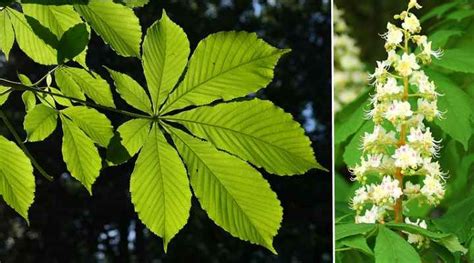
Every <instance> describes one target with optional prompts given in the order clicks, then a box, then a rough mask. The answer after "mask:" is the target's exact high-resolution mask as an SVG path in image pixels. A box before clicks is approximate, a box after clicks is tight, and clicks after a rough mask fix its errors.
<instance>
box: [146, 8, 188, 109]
mask: <svg viewBox="0 0 474 263" xmlns="http://www.w3.org/2000/svg"><path fill="white" fill-rule="evenodd" d="M189 52H190V49H189V41H188V38H187V37H186V34H185V33H184V31H183V29H182V28H181V27H180V26H178V25H176V24H175V23H174V22H173V21H171V19H169V17H168V16H167V15H166V12H165V11H164V10H163V15H162V18H161V19H160V20H159V21H157V22H155V23H154V24H153V25H152V26H151V27H150V28H148V30H147V34H146V36H145V40H144V41H143V70H144V72H145V77H146V80H147V85H148V91H149V92H150V96H151V98H152V102H153V108H154V112H155V113H157V112H158V109H159V106H160V105H161V104H162V103H163V101H165V99H166V97H167V96H168V94H169V93H170V92H171V90H172V89H173V87H174V86H175V85H176V82H178V79H179V77H180V76H181V74H182V73H183V70H184V68H185V67H186V64H187V62H188V57H189Z"/></svg>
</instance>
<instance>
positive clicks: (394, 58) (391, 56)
mask: <svg viewBox="0 0 474 263" xmlns="http://www.w3.org/2000/svg"><path fill="white" fill-rule="evenodd" d="M399 60H400V56H399V55H398V54H397V52H395V50H390V51H389V52H388V55H387V60H386V62H385V64H386V65H392V64H395V63H397V62H398V61H399Z"/></svg>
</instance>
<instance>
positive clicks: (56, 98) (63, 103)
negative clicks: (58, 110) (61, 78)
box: [49, 87, 72, 107]
mask: <svg viewBox="0 0 474 263" xmlns="http://www.w3.org/2000/svg"><path fill="white" fill-rule="evenodd" d="M49 89H50V90H51V92H52V93H54V94H59V95H64V94H63V93H62V92H61V91H60V90H58V89H56V88H53V87H49ZM53 99H54V101H56V102H57V103H58V104H59V105H61V106H65V107H70V106H72V104H71V101H70V100H69V99H66V98H63V97H60V96H53Z"/></svg>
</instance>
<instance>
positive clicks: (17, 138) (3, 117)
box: [0, 110, 54, 181]
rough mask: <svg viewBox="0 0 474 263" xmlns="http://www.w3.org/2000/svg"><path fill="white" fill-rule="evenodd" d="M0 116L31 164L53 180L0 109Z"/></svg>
mask: <svg viewBox="0 0 474 263" xmlns="http://www.w3.org/2000/svg"><path fill="white" fill-rule="evenodd" d="M0 118H1V119H2V120H3V123H5V126H7V128H8V130H9V131H10V133H11V134H12V135H13V137H14V138H15V141H16V142H17V144H18V145H19V146H20V148H21V149H22V150H23V152H24V153H25V154H26V156H28V158H30V160H31V163H32V164H33V166H34V167H35V168H36V170H38V172H39V173H40V174H41V175H42V176H44V178H46V179H48V180H49V181H53V179H54V178H53V177H52V176H51V175H49V174H48V173H47V172H46V171H45V170H44V169H43V168H42V167H41V166H40V165H39V164H38V162H37V161H36V160H35V158H34V157H33V155H31V153H30V152H29V151H28V149H27V148H26V146H25V144H24V143H23V141H22V140H21V138H20V135H18V133H17V132H16V130H15V128H14V127H13V125H12V124H11V123H10V120H8V118H7V116H6V115H5V113H4V112H3V111H2V110H0Z"/></svg>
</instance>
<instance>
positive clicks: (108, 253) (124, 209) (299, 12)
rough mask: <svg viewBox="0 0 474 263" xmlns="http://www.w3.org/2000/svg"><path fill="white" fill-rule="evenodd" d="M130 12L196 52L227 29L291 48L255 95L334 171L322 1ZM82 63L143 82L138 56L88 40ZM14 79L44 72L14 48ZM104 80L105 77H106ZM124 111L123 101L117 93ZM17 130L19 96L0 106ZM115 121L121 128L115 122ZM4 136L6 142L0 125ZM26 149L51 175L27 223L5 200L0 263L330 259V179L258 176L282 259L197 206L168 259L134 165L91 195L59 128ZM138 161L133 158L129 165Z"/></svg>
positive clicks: (2, 73)
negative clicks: (164, 27) (168, 24)
mask: <svg viewBox="0 0 474 263" xmlns="http://www.w3.org/2000/svg"><path fill="white" fill-rule="evenodd" d="M150 2H151V3H150V4H148V5H147V6H145V7H144V8H139V9H137V10H136V13H137V15H138V17H139V18H140V21H141V24H142V27H143V28H144V29H146V28H147V27H148V26H150V25H151V24H152V23H153V22H154V21H155V20H157V19H159V18H160V16H161V10H162V9H163V8H166V11H167V14H168V15H169V16H170V17H171V19H173V20H174V21H175V22H177V23H178V24H179V25H180V26H181V27H183V29H184V31H185V32H186V33H187V35H188V38H189V39H190V42H191V45H192V49H194V47H195V46H196V44H197V43H198V41H199V40H200V39H202V38H204V37H205V36H207V35H208V34H210V33H214V32H217V31H222V30H247V31H254V32H257V33H258V34H259V35H260V36H261V37H262V38H264V39H265V40H266V41H268V42H269V43H271V44H272V45H275V46H278V47H281V48H283V47H284V48H291V49H292V50H293V52H291V53H290V54H289V55H287V56H285V57H284V58H283V59H282V60H281V61H280V63H279V64H278V66H277V68H276V76H275V79H274V81H273V82H272V84H271V85H270V86H269V87H268V88H267V89H265V90H264V91H262V92H260V93H259V94H258V96H259V97H261V98H265V99H270V100H272V101H273V102H275V104H277V105H278V106H280V107H282V108H283V109H285V110H286V111H287V112H290V113H292V114H293V116H295V118H296V119H297V120H298V121H299V122H300V123H301V124H302V125H303V126H304V127H305V129H306V131H307V134H308V135H309V136H310V137H311V139H312V141H313V146H314V148H315V151H316V154H317V158H318V161H319V162H320V163H321V164H322V165H324V166H325V167H328V168H329V167H330V166H331V134H332V130H331V100H330V97H331V60H330V59H331V53H330V52H331V21H330V2H329V1H327V0H311V1H301V0H282V1H278V0H234V1H232V0H198V1H194V0H170V1H150ZM87 63H88V64H89V66H90V67H91V69H93V70H95V71H97V72H98V73H99V74H101V75H102V76H103V77H107V78H108V74H107V73H106V72H105V70H104V68H102V67H101V66H102V65H106V66H108V67H110V68H112V69H115V70H119V71H122V72H126V73H129V74H130V75H132V76H133V77H134V78H135V79H137V80H139V81H140V82H141V83H142V84H144V76H143V74H142V69H141V65H140V63H139V61H138V60H137V59H131V58H123V57H119V56H117V55H116V54H115V53H114V52H113V51H112V50H111V49H110V48H109V47H108V46H106V45H104V44H103V42H102V40H100V39H99V38H98V37H97V36H96V35H94V34H93V37H92V39H91V42H90V45H89V54H88V57H87ZM17 72H18V73H22V74H26V75H27V76H29V77H30V78H31V79H32V80H33V81H35V80H37V79H38V78H40V77H41V76H42V75H43V74H45V73H46V72H47V68H45V67H42V66H39V65H36V64H34V63H33V62H32V61H31V60H30V59H28V58H27V57H26V56H25V55H24V54H23V53H21V51H19V49H18V48H17V47H15V48H14V50H13V52H12V53H11V55H10V59H9V61H8V62H6V61H5V59H4V58H3V57H2V56H0V77H2V78H7V79H10V80H17V77H16V75H17ZM108 80H109V82H110V83H111V81H110V79H108ZM115 100H116V104H117V106H118V107H120V108H126V107H127V106H126V105H125V103H123V101H121V99H120V98H119V97H118V96H116V97H115ZM3 108H4V110H5V111H6V112H7V114H8V116H9V117H10V118H11V120H12V121H13V122H14V124H15V125H16V128H17V130H18V131H21V130H22V122H23V116H24V108H23V104H22V102H21V98H20V96H19V94H15V95H13V96H11V97H10V100H9V101H8V102H7V103H6V104H5V105H4V106H3ZM110 117H111V120H112V121H113V123H114V126H115V127H117V126H118V125H119V124H121V123H123V122H124V121H125V119H122V117H121V116H119V115H110ZM0 134H2V135H4V136H6V137H7V138H11V135H10V134H9V133H8V131H7V130H6V129H5V127H4V125H3V123H1V124H0ZM23 136H24V134H23ZM27 146H28V147H29V149H31V151H32V153H33V155H34V156H36V158H37V159H38V160H39V162H40V163H41V164H42V165H43V167H44V168H45V169H46V170H47V171H48V172H49V173H50V174H52V175H53V176H54V177H55V180H54V182H47V181H45V180H44V179H43V178H41V177H40V176H37V177H36V178H37V190H36V199H35V203H34V204H33V206H32V208H31V210H30V222H31V226H29V227H27V226H26V223H25V221H24V220H22V219H21V218H20V217H19V216H18V215H17V214H16V213H14V212H13V210H12V209H10V208H9V207H7V206H6V205H5V203H4V202H3V201H2V202H0V261H1V262H331V261H332V259H331V257H332V220H331V217H332V216H331V207H332V200H331V189H332V187H331V174H330V173H325V172H320V171H310V172H309V173H308V174H306V175H301V176H294V177H278V176H273V175H267V174H265V177H266V178H267V179H268V180H269V181H270V183H271V185H272V189H273V190H274V191H276V192H277V194H278V196H279V198H280V200H281V201H282V206H283V207H284V213H285V215H284V220H283V222H282V228H281V229H280V231H279V234H278V236H277V237H276V239H275V248H276V249H277V251H278V252H279V256H275V255H272V254H271V253H270V252H269V251H267V250H265V249H264V248H261V247H258V246H255V245H251V244H249V243H247V242H243V241H240V240H238V239H235V238H233V237H231V236H230V235H229V234H228V233H226V232H225V231H223V230H221V229H220V228H219V227H217V226H216V225H215V224H214V223H213V222H212V221H211V220H210V219H209V218H208V217H207V216H206V214H205V213H204V212H203V211H202V210H201V209H200V207H199V204H198V203H197V202H196V200H193V209H192V211H191V216H190V220H189V223H188V225H187V226H186V227H185V228H184V229H183V230H182V231H181V232H180V233H179V234H178V235H177V236H176V237H175V239H174V240H173V241H172V242H171V244H170V246H169V248H168V254H166V255H165V254H164V252H163V248H162V241H161V239H160V238H158V237H156V236H154V235H153V234H151V233H150V232H149V231H148V230H146V228H145V227H144V226H143V225H142V224H141V223H140V222H139V220H138V219H137V215H136V213H135V212H134V211H133V206H132V204H131V202H130V195H129V193H128V187H129V179H130V173H131V170H132V168H133V166H132V165H131V164H128V165H122V166H119V167H116V168H107V169H105V170H104V171H103V172H102V174H101V176H100V177H99V178H98V180H97V182H96V184H95V185H94V195H93V196H92V197H90V196H89V195H88V193H87V192H86V190H85V189H84V188H83V187H82V186H81V185H80V184H79V183H78V182H77V181H75V180H74V179H71V177H70V176H69V175H68V174H65V172H66V168H65V165H64V163H63V161H62V158H61V153H60V149H61V148H60V147H61V132H60V130H57V131H56V132H55V133H54V134H53V136H51V137H50V138H48V139H47V140H46V141H45V142H41V143H29V144H27ZM132 164H133V161H132Z"/></svg>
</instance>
